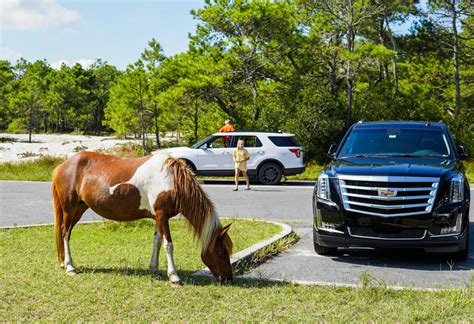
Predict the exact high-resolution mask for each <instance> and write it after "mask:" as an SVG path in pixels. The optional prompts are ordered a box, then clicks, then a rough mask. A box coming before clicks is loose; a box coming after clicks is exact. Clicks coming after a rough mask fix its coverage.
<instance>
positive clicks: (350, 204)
mask: <svg viewBox="0 0 474 324" xmlns="http://www.w3.org/2000/svg"><path fill="white" fill-rule="evenodd" d="M338 179H339V187H340V188H341V195H342V201H343V203H344V209H345V210H348V211H352V212H357V213H361V214H367V215H376V216H385V217H390V216H408V215H418V214H426V213H430V212H431V210H432V209H433V204H434V201H435V198H436V192H437V191H438V184H439V178H428V177H397V176H359V175H339V176H338Z"/></svg>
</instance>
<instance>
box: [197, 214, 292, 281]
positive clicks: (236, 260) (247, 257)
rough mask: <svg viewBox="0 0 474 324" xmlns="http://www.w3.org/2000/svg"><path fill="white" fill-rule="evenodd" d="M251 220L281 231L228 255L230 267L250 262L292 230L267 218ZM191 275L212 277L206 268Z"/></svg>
mask: <svg viewBox="0 0 474 324" xmlns="http://www.w3.org/2000/svg"><path fill="white" fill-rule="evenodd" d="M252 221H259V222H265V223H270V224H274V225H278V226H280V227H281V228H282V231H281V232H280V233H278V234H276V235H274V236H273V237H271V238H269V239H267V240H264V241H261V242H258V243H257V244H254V245H252V246H251V247H248V248H246V249H245V250H242V251H240V252H237V253H236V254H234V255H232V256H231V257H230V264H231V265H232V268H234V269H235V268H236V267H237V266H238V265H239V264H242V263H245V262H250V261H251V260H252V259H253V258H254V257H255V256H256V255H257V254H258V253H259V252H260V251H261V250H263V249H265V248H266V247H267V246H269V245H271V244H273V243H275V242H277V241H279V240H281V239H283V238H285V237H287V236H288V235H290V234H291V233H292V232H293V229H292V228H291V227H290V226H288V225H287V224H283V223H279V222H272V221H267V220H259V219H252ZM191 276H200V277H202V276H204V277H213V275H212V273H211V271H210V270H209V269H208V268H204V269H201V270H199V271H196V272H195V273H193V274H192V275H191Z"/></svg>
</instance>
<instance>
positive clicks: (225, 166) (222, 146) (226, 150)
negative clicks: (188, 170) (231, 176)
mask: <svg viewBox="0 0 474 324" xmlns="http://www.w3.org/2000/svg"><path fill="white" fill-rule="evenodd" d="M229 142H230V141H229ZM229 142H226V141H225V140H224V136H213V137H212V138H211V139H210V140H209V141H208V142H207V143H206V144H204V145H203V147H201V151H200V152H199V157H198V159H199V169H200V170H202V171H219V170H233V169H234V160H233V158H232V150H233V149H232V147H227V146H226V143H229Z"/></svg>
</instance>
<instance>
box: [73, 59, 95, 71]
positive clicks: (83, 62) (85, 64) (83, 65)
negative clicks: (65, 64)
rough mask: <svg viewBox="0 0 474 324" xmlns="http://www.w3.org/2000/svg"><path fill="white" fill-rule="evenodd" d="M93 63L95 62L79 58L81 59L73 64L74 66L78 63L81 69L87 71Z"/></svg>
mask: <svg viewBox="0 0 474 324" xmlns="http://www.w3.org/2000/svg"><path fill="white" fill-rule="evenodd" d="M94 62H95V60H91V59H85V58H81V59H78V60H77V61H76V62H74V64H76V63H79V64H80V65H82V67H83V68H84V69H87V68H88V67H89V66H91V65H92V64H93V63H94Z"/></svg>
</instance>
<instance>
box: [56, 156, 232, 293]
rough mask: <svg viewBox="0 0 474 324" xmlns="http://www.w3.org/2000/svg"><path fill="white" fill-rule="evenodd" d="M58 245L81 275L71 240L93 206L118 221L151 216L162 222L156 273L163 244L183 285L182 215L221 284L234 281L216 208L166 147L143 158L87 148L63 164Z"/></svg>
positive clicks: (62, 258) (172, 273)
mask: <svg viewBox="0 0 474 324" xmlns="http://www.w3.org/2000/svg"><path fill="white" fill-rule="evenodd" d="M52 194H53V204H54V215H55V222H54V225H55V232H56V247H57V253H58V258H59V262H60V263H61V266H62V267H64V268H66V273H67V274H69V275H75V274H76V268H75V266H74V265H73V262H72V258H71V251H70V247H69V240H70V238H71V232H72V229H73V228H74V225H76V224H77V222H78V221H79V220H80V219H81V216H82V215H83V214H84V212H85V211H86V210H87V209H88V208H91V209H92V210H93V211H94V212H96V213H97V214H99V215H100V216H102V217H104V218H107V219H111V220H115V221H133V220H137V219H142V218H151V219H154V220H155V221H156V230H155V235H154V239H153V251H152V255H151V260H150V271H151V272H152V273H153V274H157V275H159V270H158V257H159V251H160V248H161V244H162V242H163V244H164V248H165V251H166V258H167V262H168V271H167V273H168V279H169V281H171V282H172V283H175V284H179V283H180V282H181V281H180V279H179V277H178V273H177V271H176V267H175V265H174V260H173V243H172V240H171V233H170V227H169V219H170V218H172V217H173V216H175V215H178V214H182V215H183V216H184V217H185V218H186V219H187V220H188V222H189V225H190V227H191V229H192V231H193V233H194V236H195V237H196V238H197V239H198V240H199V241H200V243H201V258H202V261H203V262H204V264H206V265H207V266H208V267H209V269H210V270H211V272H212V274H213V275H214V277H215V278H216V279H217V280H218V281H219V282H230V281H231V280H232V268H231V264H230V257H229V256H230V255H231V254H232V241H231V239H230V237H229V235H228V233H227V231H228V230H229V226H230V224H229V225H227V226H225V227H222V225H221V224H220V222H219V218H218V217H217V214H216V212H215V210H214V206H213V204H212V202H211V201H210V199H209V198H208V197H207V195H206V193H205V192H204V191H203V189H202V188H201V186H200V185H199V183H198V181H197V180H196V178H195V176H194V174H193V173H192V171H191V169H189V167H187V166H186V164H185V162H183V161H181V160H177V159H174V158H172V157H170V156H169V155H168V154H167V153H165V152H163V151H158V152H157V153H155V154H154V155H151V156H146V157H142V158H137V159H123V158H119V157H116V156H112V155H106V154H101V153H93V152H82V153H78V154H76V155H74V156H73V157H71V158H70V159H68V160H66V161H65V162H63V163H62V164H60V165H59V166H58V167H57V168H56V169H55V170H54V175H53V181H52Z"/></svg>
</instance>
